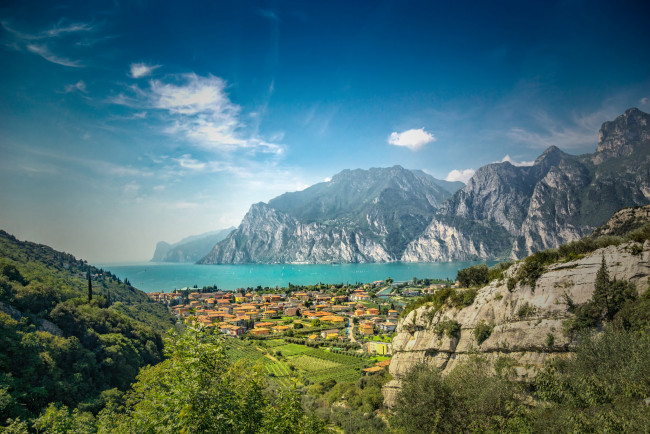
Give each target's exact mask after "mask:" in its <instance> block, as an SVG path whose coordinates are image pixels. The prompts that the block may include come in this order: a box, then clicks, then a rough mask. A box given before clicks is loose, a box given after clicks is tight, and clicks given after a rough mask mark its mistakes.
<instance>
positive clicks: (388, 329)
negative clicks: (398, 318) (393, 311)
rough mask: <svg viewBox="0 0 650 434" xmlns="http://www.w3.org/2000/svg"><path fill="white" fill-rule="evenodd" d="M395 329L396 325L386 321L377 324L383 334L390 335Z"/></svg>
mask: <svg viewBox="0 0 650 434" xmlns="http://www.w3.org/2000/svg"><path fill="white" fill-rule="evenodd" d="M396 328H397V324H395V323H394V322H390V321H386V322H383V323H380V324H379V330H381V331H382V332H384V333H392V332H394V331H395V329H396Z"/></svg>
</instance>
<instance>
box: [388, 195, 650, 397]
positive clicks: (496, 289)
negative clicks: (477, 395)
mask: <svg viewBox="0 0 650 434" xmlns="http://www.w3.org/2000/svg"><path fill="white" fill-rule="evenodd" d="M646 209H647V207H646ZM633 245H636V248H632V246H633ZM638 247H640V245H639V244H638V243H625V244H621V245H619V246H610V247H607V248H604V249H599V250H596V251H594V252H592V253H591V254H588V255H587V256H585V257H584V258H582V259H579V260H576V261H573V262H567V263H557V264H554V265H551V266H550V267H549V269H548V271H547V272H546V273H544V274H543V275H542V276H541V277H540V278H539V279H538V280H537V283H536V286H535V290H534V291H533V290H531V288H530V287H529V286H527V285H522V284H518V285H517V286H516V287H515V289H514V290H513V291H512V292H510V291H509V290H508V288H507V284H506V280H507V279H503V280H501V281H496V280H495V281H493V282H491V283H490V284H489V285H487V286H485V287H483V288H481V289H480V290H479V291H478V294H477V296H476V299H475V301H474V303H473V304H472V305H471V306H468V307H465V308H463V309H456V308H446V309H445V308H443V309H442V310H440V311H438V312H435V314H433V315H431V310H432V308H431V307H427V306H423V307H420V308H418V309H416V310H414V311H412V312H410V313H409V314H408V315H407V316H406V317H405V318H403V319H402V320H400V321H399V323H398V327H397V336H396V337H395V338H394V340H393V353H394V355H393V358H392V360H391V364H390V368H389V371H390V374H391V375H392V376H393V380H391V381H390V382H389V383H388V384H387V385H386V386H385V387H384V397H385V404H386V405H387V406H389V407H390V406H392V405H393V403H394V399H395V396H396V393H397V392H398V391H399V388H400V380H401V378H403V376H404V375H405V374H406V373H407V372H408V371H409V370H410V369H411V368H412V367H413V366H414V365H416V364H418V363H426V364H431V365H435V366H437V367H439V368H441V369H442V370H443V373H446V372H449V371H450V370H451V369H453V368H454V366H456V365H457V364H458V363H459V362H460V361H462V360H463V359H466V358H467V357H468V355H469V354H470V353H476V352H478V353H480V354H483V355H485V356H486V357H487V358H488V359H489V360H492V361H495V360H496V359H497V358H498V357H500V356H504V355H507V356H509V357H511V358H512V359H514V361H515V363H516V371H517V374H518V375H519V376H521V377H522V378H526V377H531V376H534V375H535V372H536V370H537V369H538V368H540V367H541V366H542V365H543V364H544V362H545V361H546V359H547V358H548V357H550V356H557V355H560V356H561V355H563V354H567V353H568V352H569V351H570V349H571V346H570V341H569V339H568V338H567V337H566V336H565V334H564V333H563V324H562V323H563V321H564V320H566V319H567V318H569V317H570V316H571V314H570V313H569V312H568V308H567V305H566V302H565V294H567V295H568V296H569V297H570V298H571V299H572V300H573V302H574V303H584V302H586V301H588V300H589V299H591V297H592V294H593V291H594V282H595V279H596V273H597V271H598V269H599V268H600V266H601V259H602V258H603V257H604V258H605V261H606V263H607V267H608V270H609V273H610V276H611V277H612V278H615V279H619V280H627V281H630V282H633V283H634V284H635V285H636V287H637V291H638V292H639V294H642V293H643V292H644V291H646V290H647V288H648V276H649V275H650V241H645V243H644V244H643V247H642V250H641V252H638ZM520 265H521V263H518V264H515V265H514V266H512V267H510V269H509V270H507V272H506V277H512V276H514V275H515V274H516V273H517V270H518V267H519V266H520ZM445 320H453V321H457V322H458V323H459V324H460V328H461V331H460V336H459V338H451V337H448V336H445V335H441V334H438V333H436V332H435V331H434V329H435V326H436V325H437V324H440V323H441V322H442V321H445ZM481 323H485V324H493V325H494V329H493V331H492V333H491V334H490V336H489V337H488V338H487V339H486V340H485V341H484V342H482V343H481V344H479V343H478V342H477V341H476V339H475V337H474V329H475V328H476V327H477V325H479V324H481Z"/></svg>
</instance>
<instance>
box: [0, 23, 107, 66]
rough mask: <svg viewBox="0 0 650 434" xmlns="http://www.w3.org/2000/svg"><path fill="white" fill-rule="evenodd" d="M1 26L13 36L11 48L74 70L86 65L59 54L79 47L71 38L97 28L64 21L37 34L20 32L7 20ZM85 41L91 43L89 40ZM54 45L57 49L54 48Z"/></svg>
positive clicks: (92, 25) (89, 24)
mask: <svg viewBox="0 0 650 434" xmlns="http://www.w3.org/2000/svg"><path fill="white" fill-rule="evenodd" d="M0 25H2V27H3V28H4V29H5V30H6V31H7V32H8V33H9V34H10V35H12V37H13V41H12V43H11V44H9V46H11V47H12V48H14V49H15V50H18V51H23V50H26V51H28V52H30V53H33V54H36V55H38V56H41V57H42V58H43V59H45V60H47V61H48V62H52V63H55V64H57V65H62V66H68V67H72V68H81V67H84V66H85V65H84V64H83V63H82V62H81V61H79V60H74V59H71V58H69V57H68V56H65V55H61V54H58V53H60V52H61V51H66V50H67V49H68V48H69V47H70V46H72V47H79V45H77V44H74V43H72V42H71V41H70V38H69V36H72V35H77V34H86V33H88V32H91V31H93V30H95V28H96V24H94V23H68V22H67V21H66V20H64V19H61V20H59V22H58V23H56V24H54V25H52V26H51V27H50V28H48V29H45V30H41V31H38V32H35V33H30V32H24V31H19V30H17V29H15V28H14V27H13V25H12V24H10V23H9V22H8V21H6V20H5V21H2V22H0ZM85 40H86V41H89V39H85ZM53 45H54V46H55V49H53V48H52V46H53Z"/></svg>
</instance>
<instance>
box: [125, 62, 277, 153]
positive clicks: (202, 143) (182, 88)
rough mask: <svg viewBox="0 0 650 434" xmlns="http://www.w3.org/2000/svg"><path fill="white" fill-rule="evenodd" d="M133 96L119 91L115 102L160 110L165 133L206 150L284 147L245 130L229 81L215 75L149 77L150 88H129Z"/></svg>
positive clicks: (192, 74)
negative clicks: (233, 100)
mask: <svg viewBox="0 0 650 434" xmlns="http://www.w3.org/2000/svg"><path fill="white" fill-rule="evenodd" d="M129 90H130V93H131V95H130V96H127V95H125V94H120V95H118V96H117V97H115V98H113V99H112V102H113V103H115V104H121V105H126V106H130V107H133V108H139V109H143V108H147V109H155V110H158V112H159V113H161V114H162V116H163V118H164V119H165V120H166V121H167V124H166V126H165V127H164V129H163V132H164V133H166V134H168V135H172V136H176V137H181V138H183V139H186V140H189V141H190V142H191V143H192V144H194V145H195V146H197V147H200V148H202V149H205V150H210V151H220V152H229V151H235V150H238V149H244V150H248V151H250V152H253V153H257V152H261V153H266V154H274V155H280V154H282V153H283V152H284V146H283V145H280V144H277V143H272V142H270V141H267V140H265V139H264V138H262V137H260V136H259V135H257V134H256V133H255V132H253V133H248V134H247V133H246V132H245V131H244V129H245V128H244V127H245V125H244V123H243V122H241V120H240V117H241V107H239V106H238V105H237V104H234V103H233V102H232V101H230V98H229V97H228V95H227V93H226V82H225V81H224V80H223V79H221V78H219V77H215V76H213V75H208V76H205V77H203V76H199V75H196V74H194V73H189V74H180V75H172V76H167V77H165V78H163V79H152V80H149V87H148V88H146V89H141V88H139V87H137V86H131V87H130V89H129Z"/></svg>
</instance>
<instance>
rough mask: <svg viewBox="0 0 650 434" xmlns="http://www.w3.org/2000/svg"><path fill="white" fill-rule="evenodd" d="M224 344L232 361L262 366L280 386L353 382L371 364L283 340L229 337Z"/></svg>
mask: <svg viewBox="0 0 650 434" xmlns="http://www.w3.org/2000/svg"><path fill="white" fill-rule="evenodd" d="M226 345H227V352H228V355H229V357H230V358H231V359H232V360H233V361H236V360H245V361H247V362H248V363H250V364H252V365H262V366H263V368H264V370H265V371H266V373H267V374H268V376H269V380H270V381H271V382H272V383H275V384H277V385H279V386H281V387H290V386H292V385H293V384H294V383H295V381H298V380H300V379H301V378H302V381H304V380H309V382H310V383H318V382H321V381H325V380H329V379H334V380H336V381H337V382H341V381H355V380H357V379H358V378H359V377H360V376H361V374H362V371H361V369H362V368H363V367H364V366H365V365H367V364H369V363H372V362H370V361H369V360H368V359H364V358H360V357H355V356H351V355H346V354H336V353H332V352H329V351H325V350H322V349H314V348H309V347H307V346H304V345H299V344H289V343H286V342H285V341H284V340H282V339H273V340H267V341H265V342H264V343H263V344H261V343H260V342H257V341H245V340H238V339H228V340H227V343H226Z"/></svg>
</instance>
